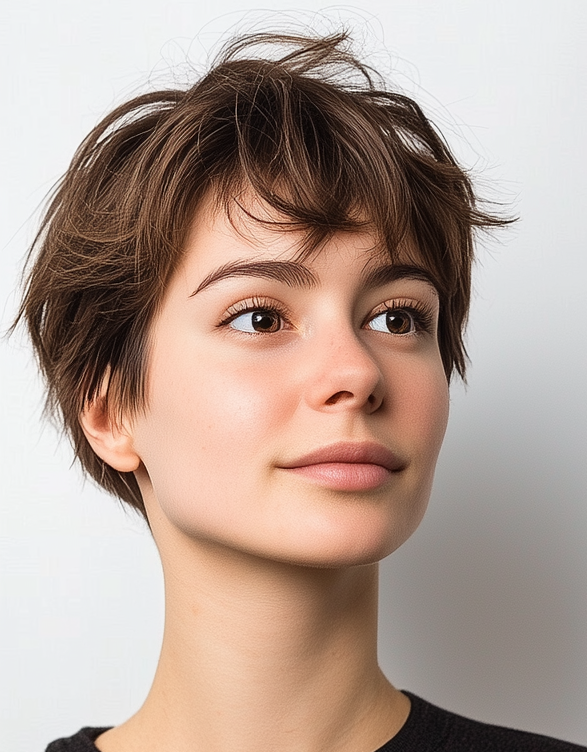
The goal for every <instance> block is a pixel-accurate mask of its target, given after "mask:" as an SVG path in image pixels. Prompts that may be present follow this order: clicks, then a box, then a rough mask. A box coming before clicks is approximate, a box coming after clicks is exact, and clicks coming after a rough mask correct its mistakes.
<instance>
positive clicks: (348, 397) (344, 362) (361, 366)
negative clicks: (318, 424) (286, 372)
mask: <svg viewBox="0 0 587 752" xmlns="http://www.w3.org/2000/svg"><path fill="white" fill-rule="evenodd" d="M311 339H312V340H313V342H312V343H311V355H310V358H311V362H312V363H313V368H312V377H311V378H310V384H309V387H308V388H309V399H310V401H311V402H312V403H313V404H314V406H317V407H320V406H324V407H329V406H334V405H344V406H345V407H349V406H354V407H364V406H366V405H368V406H370V408H371V409H377V407H378V406H379V405H380V404H381V401H382V394H383V375H382V372H381V369H380V368H379V365H378V363H377V362H376V359H375V358H374V356H373V354H372V353H371V352H370V350H369V349H368V347H367V344H366V343H365V342H363V341H362V340H361V338H360V337H359V336H358V334H357V332H356V331H355V329H354V328H353V325H352V322H350V321H341V319H340V318H338V317H337V318H336V319H335V320H332V321H330V322H329V323H328V324H325V325H324V326H323V327H322V328H321V330H320V331H319V332H318V331H317V332H316V333H315V334H314V336H313V337H311Z"/></svg>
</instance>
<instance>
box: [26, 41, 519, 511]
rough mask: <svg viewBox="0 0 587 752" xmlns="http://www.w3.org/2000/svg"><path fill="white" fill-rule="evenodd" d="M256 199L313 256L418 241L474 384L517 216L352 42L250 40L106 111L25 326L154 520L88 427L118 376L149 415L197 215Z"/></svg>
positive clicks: (42, 249) (75, 426)
mask: <svg viewBox="0 0 587 752" xmlns="http://www.w3.org/2000/svg"><path fill="white" fill-rule="evenodd" d="M259 45H261V48H260V49H261V51H262V50H267V49H268V48H269V49H271V50H276V49H277V50H279V53H278V55H277V57H275V55H273V56H272V55H266V54H260V53H257V54H255V50H257V49H259ZM279 55H281V56H279ZM243 190H252V191H253V192H254V193H256V194H257V195H258V196H259V197H260V198H261V199H263V200H264V201H265V202H267V204H268V205H269V206H270V207H272V208H273V209H274V210H275V211H276V212H277V213H278V215H279V216H281V217H283V218H284V222H283V223H277V224H278V225H279V226H280V227H281V228H284V227H286V228H288V229H299V230H303V231H304V232H305V233H306V238H307V243H305V245H306V246H307V248H309V249H316V248H317V247H318V245H319V244H320V242H321V241H323V240H324V239H326V238H328V237H329V236H330V235H331V234H332V233H334V232H337V231H341V230H345V231H352V230H355V229H359V228H361V227H364V226H365V224H366V223H367V224H368V225H369V227H370V228H373V229H374V230H375V231H376V233H377V236H378V237H379V238H381V242H382V243H383V245H384V247H385V248H386V249H387V251H388V252H389V254H390V256H391V258H392V259H393V258H395V254H396V252H397V249H398V247H399V245H400V244H401V242H402V239H404V238H405V237H406V235H409V236H410V237H411V238H413V240H415V242H416V245H417V247H418V252H419V254H420V257H421V261H422V262H423V263H424V264H425V265H426V267H427V268H428V270H429V272H430V273H431V274H432V275H433V278H434V281H435V283H436V286H437V288H438V292H439V296H440V319H439V335H438V336H439V344H440V351H441V355H442V360H443V364H444V368H445V372H446V375H447V378H450V376H451V374H452V372H453V371H454V370H456V371H457V372H458V373H459V374H460V375H461V376H463V375H464V373H465V366H466V351H465V347H464V344H463V330H464V326H465V323H466V318H467V312H468V308H469V300H470V287H471V263H472V259H473V231H474V229H475V228H479V227H491V226H497V225H500V224H504V223H505V222H507V221H508V220H504V219H501V218H499V217H497V216H495V215H493V214H490V213H487V212H485V211H482V210H481V209H480V208H479V202H478V201H477V200H476V197H475V194H474V191H473V188H472V184H471V181H470V179H469V177H468V176H467V174H466V172H465V171H464V170H463V169H462V168H461V167H459V165H458V164H457V162H456V160H455V159H454V157H453V156H452V154H451V152H450V150H449V148H448V146H447V144H446V143H445V141H444V139H443V138H442V137H441V135H440V134H439V133H438V132H437V130H436V129H435V127H434V126H433V125H432V124H431V123H430V122H429V120H428V119H427V118H426V117H425V115H424V114H423V112H422V110H421V109H420V107H419V106H418V105H417V104H416V103H415V102H414V101H413V100H412V99H410V98H408V97H406V96H405V95H403V94H401V93H397V92H394V91H391V90H389V89H388V88H387V87H386V86H385V84H383V83H382V82H381V81H380V80H379V78H378V77H377V75H376V74H375V73H374V71H373V70H372V69H371V68H369V67H368V66H365V65H364V64H363V63H361V62H360V61H359V60H358V59H357V58H356V57H355V56H354V55H353V54H352V53H351V51H350V48H349V43H348V36H347V34H346V33H340V34H338V35H332V36H328V37H316V38H313V37H298V36H284V35H266V34H256V35H249V36H246V37H241V38H239V39H236V40H234V41H232V42H231V43H230V44H229V45H228V46H226V47H225V48H224V49H223V51H222V53H221V54H220V56H219V57H218V58H217V59H216V61H215V63H214V65H213V66H212V67H211V69H210V70H209V72H208V73H207V74H206V75H204V76H203V77H201V78H200V79H199V80H198V81H197V82H196V83H195V84H194V85H193V86H192V87H191V88H189V89H188V90H179V89H167V90H163V91H157V92H153V93H148V94H144V95H142V96H138V97H136V98H134V99H132V100H131V101H129V102H127V103H126V104H123V105H122V106H120V107H118V108H117V109H116V110H114V111H113V112H112V113H111V114H110V115H108V116H107V117H105V118H104V119H103V120H102V122H101V123H99V124H98V125H97V126H96V127H95V128H94V130H93V131H92V132H91V133H90V134H89V135H88V136H87V138H86V139H85V140H84V141H83V143H82V144H81V146H80V147H79V149H78V151H77V152H76V154H75V156H74V158H73V161H72V163H71V165H70V167H69V169H68V170H67V172H66V173H65V175H64V177H63V179H62V180H61V182H60V183H59V185H58V186H57V189H56V191H55V194H54V196H53V198H52V201H51V202H50V205H49V207H48V209H47V211H46V214H45V216H44V219H43V221H42V224H41V228H40V231H39V234H38V236H37V238H36V240H35V243H34V244H33V247H32V248H31V254H30V256H29V258H30V259H32V263H31V266H30V271H29V275H28V278H27V284H26V290H25V294H24V297H23V301H22V305H21V308H20V311H19V314H18V317H17V322H18V321H19V320H20V319H22V318H24V319H25V320H26V323H27V325H28V330H29V333H30V336H31V339H32V342H33V345H34V348H35V351H36V354H37V357H38V360H39V363H40V367H41V370H42V372H43V374H44V376H45V378H46V383H47V407H48V409H49V411H50V412H51V413H52V414H54V415H55V414H56V415H58V416H59V417H60V418H61V420H62V424H63V425H64V427H65V429H66V431H67V433H68V434H69V436H70V438H71V440H72V443H73V446H74V450H75V453H76V456H77V458H78V459H79V460H80V462H81V464H82V466H83V467H84V469H85V470H86V471H87V472H88V473H89V475H90V476H91V477H92V478H94V479H95V480H96V481H97V482H98V483H99V484H100V485H101V486H103V487H104V488H105V489H106V490H107V491H109V492H111V493H113V494H115V495H117V496H118V497H120V498H121V499H123V500H124V501H126V502H128V503H129V504H131V505H132V506H134V507H135V508H137V509H138V510H139V511H141V512H142V513H143V514H145V510H144V506H143V501H142V498H141V494H140V491H139V488H138V485H137V482H136V480H135V477H134V475H133V473H122V472H118V471H116V470H114V469H113V468H111V467H110V466H108V465H107V464H105V463H104V462H103V461H102V460H101V459H100V458H99V457H97V456H96V455H95V454H94V452H93V450H92V449H91V447H90V445H89V443H88V442H87V440H86V437H85V435H84V433H83V431H82V428H81V425H80V422H79V416H80V414H81V412H82V411H83V409H84V408H85V406H86V405H87V404H88V403H90V402H92V401H93V400H95V399H96V398H97V396H98V394H99V393H100V389H101V385H102V384H103V383H104V379H105V378H106V377H107V378H108V388H107V393H106V404H107V406H108V407H109V409H116V410H127V411H130V412H132V411H136V410H139V409H141V408H142V407H144V406H145V402H146V387H145V377H146V369H147V360H148V334H149V328H150V324H151V321H152V319H153V316H154V314H155V312H156V310H157V307H158V304H159V303H160V301H161V299H162V295H163V292H164V290H165V287H166V283H167V281H168V280H169V277H170V275H171V274H172V273H173V271H174V269H175V268H176V267H177V265H178V263H179V261H180V259H181V257H182V252H183V245H184V238H185V234H186V231H187V229H188V227H189V225H190V222H191V221H192V218H193V214H194V210H195V208H196V206H197V205H198V204H199V202H200V201H201V200H202V198H203V197H204V196H205V195H209V194H210V193H211V192H212V193H213V194H214V195H215V196H216V197H217V199H218V201H219V202H220V205H221V206H222V207H223V208H224V209H225V211H227V212H228V213H229V214H230V211H231V207H232V206H234V204H235V200H236V201H238V196H239V194H240V193H242V192H243Z"/></svg>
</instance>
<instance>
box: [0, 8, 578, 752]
mask: <svg viewBox="0 0 587 752" xmlns="http://www.w3.org/2000/svg"><path fill="white" fill-rule="evenodd" d="M263 7H265V8H269V9H271V10H273V11H277V10H291V5H290V3H288V2H284V3H282V2H278V1H277V0H273V1H272V2H269V1H268V0H265V3H264V6H263ZM327 7H328V6H327V4H326V3H322V2H320V0H307V1H305V2H299V3H298V4H297V8H296V11H292V12H291V17H292V18H299V17H300V13H299V11H301V10H302V9H306V12H305V15H303V19H304V20H305V21H306V22H307V23H309V24H310V25H314V26H316V28H323V26H321V22H320V21H319V20H318V19H315V18H314V17H313V15H312V13H311V11H315V10H317V9H318V8H327ZM249 8H250V5H249V4H248V3H245V2H240V1H238V0H214V1H213V2H211V1H210V2H208V1H207V0H206V1H203V0H200V2H194V1H192V2H180V0H167V2H163V0H158V1H156V0H141V2H139V1H138V0H116V2H114V1H113V0H102V2H100V3H97V2H95V3H91V2H87V1H82V2H80V0H71V1H66V0H52V1H50V2H48V1H47V0H45V1H42V0H37V1H35V0H19V2H18V3H16V2H13V3H11V4H10V7H8V8H6V7H5V8H4V10H3V11H2V24H3V28H2V38H1V39H0V55H1V56H2V58H1V67H0V71H1V75H2V92H3V97H2V98H3V104H2V112H3V114H2V118H1V128H2V138H1V142H0V143H1V145H2V146H1V148H2V165H1V175H2V181H1V190H2V195H1V200H0V211H1V216H2V221H1V223H0V233H1V238H0V247H1V254H0V264H1V270H0V293H1V303H0V312H2V325H3V327H6V326H7V325H8V323H9V322H10V319H11V316H12V315H13V313H14V310H15V306H16V300H17V294H16V290H17V284H18V270H19V267H20V264H21V260H22V257H23V255H24V253H25V250H26V247H27V243H29V242H30V240H31V238H32V236H33V233H34V229H35V221H36V218H38V214H36V210H37V207H38V206H39V205H40V203H41V202H42V200H43V197H44V195H45V194H46V192H47V191H48V190H49V188H50V187H51V185H52V184H53V182H54V181H55V180H56V179H57V178H58V176H59V175H60V174H61V173H62V172H63V170H64V169H65V167H66V166H67V163H68V161H69V159H70V157H71V155H72V153H73V150H74V148H75V147H76V145H77V144H78V143H79V141H80V140H81V138H82V137H83V136H84V135H85V134H86V133H87V131H88V130H89V129H90V128H91V127H92V126H93V125H94V124H95V123H96V122H97V120H98V119H99V118H100V117H101V116H102V115H103V114H105V113H106V112H107V111H108V110H109V109H111V108H112V106H113V105H114V104H116V103H118V102H120V101H121V100H123V99H125V98H126V97H128V96H130V95H132V94H134V93H136V92H138V91H139V90H141V89H142V88H143V86H144V85H145V84H146V82H147V81H150V82H151V84H150V85H151V86H154V85H156V84H157V83H158V82H160V81H163V82H167V83H168V82H169V81H170V80H173V79H174V77H175V78H176V79H178V80H180V81H183V80H184V77H185V75H184V74H185V68H186V66H185V64H184V65H183V66H182V65H181V63H182V62H183V63H185V60H186V55H187V54H188V52H189V55H190V56H191V59H192V61H193V62H194V63H196V64H198V65H199V64H201V63H202V62H203V61H204V59H205V55H204V50H205V49H209V48H210V47H211V46H212V45H213V44H214V43H215V42H216V41H217V40H218V38H219V33H220V32H222V31H225V30H227V29H229V28H230V27H231V26H233V25H234V24H235V23H237V22H240V21H242V19H243V16H244V19H245V24H248V25H249V26H250V25H251V24H252V25H254V22H255V19H257V18H258V17H261V18H262V17H263V16H264V14H253V15H252V16H251V15H250V14H249V15H248V16H246V15H244V11H245V10H247V9H249ZM265 15H266V14H265ZM328 16H329V17H330V18H331V19H334V20H335V21H336V19H337V18H338V17H342V18H343V19H347V20H350V24H351V26H353V27H354V28H355V29H356V33H357V35H358V36H359V38H367V39H368V41H367V48H374V49H380V48H387V50H389V51H390V52H391V56H388V57H387V58H386V57H385V55H380V56H379V57H378V58H377V60H378V61H379V62H380V64H381V65H382V66H383V67H385V66H387V67H392V68H393V69H394V70H395V73H394V76H395V80H396V82H397V83H398V84H399V85H401V86H402V87H403V88H404V89H405V90H407V91H408V93H412V94H413V95H415V96H416V97H417V98H419V99H420V101H423V103H424V104H425V105H426V107H427V109H428V112H431V113H432V114H433V115H434V116H436V118H437V120H440V123H441V125H443V126H444V127H445V130H446V131H447V135H448V137H449V139H450V140H451V143H453V145H454V148H455V149H456V151H457V153H458V154H459V155H460V156H461V158H462V159H463V160H464V161H465V162H467V163H468V164H469V165H473V166H474V168H475V170H476V171H477V172H483V180H484V181H485V182H489V183H490V189H491V191H493V194H494V195H496V196H500V197H501V198H503V199H505V200H506V201H513V202H514V203H515V209H516V211H517V212H519V214H520V215H521V221H520V223H519V224H518V225H517V227H516V228H515V229H514V230H510V231H506V232H504V233H501V234H500V237H499V240H497V241H496V240H492V241H489V242H487V243H485V245H484V247H483V248H482V249H481V250H480V263H479V265H478V267H477V270H476V275H475V291H476V292H475V299H474V303H473V312H472V318H471V326H470V334H469V340H468V341H469V350H470V354H471V357H472V361H473V365H472V368H471V371H470V380H469V387H468V390H466V391H465V390H464V389H463V388H462V387H460V386H459V385H458V384H457V385H455V387H454V388H453V397H452V403H453V404H452V411H453V412H452V419H451V425H450V428H449V432H448V435H447V439H446V443H445V447H444V449H443V452H442V455H441V459H440V465H439V469H438V473H437V483H436V486H435V491H434V494H433V498H432V503H431V508H430V511H429V514H428V517H427V518H426V520H425V522H424V523H423V525H422V527H421V528H420V530H419V531H418V532H417V533H416V534H415V536H414V537H413V538H412V540H411V541H409V542H408V543H407V544H406V545H405V546H404V547H403V548H402V549H401V550H400V551H399V552H398V553H397V554H395V555H393V556H392V557H390V559H388V560H387V561H386V562H385V564H384V565H383V577H382V586H381V590H382V616H381V660H382V663H383V666H384V668H385V669H386V671H387V672H388V675H389V677H390V678H391V680H392V681H393V682H394V683H396V684H397V685H398V686H400V687H403V688H406V689H411V690H412V691H414V692H416V693H419V694H421V695H423V696H424V697H426V698H427V699H429V700H431V701H433V702H436V703H437V704H440V705H443V706H445V707H448V708H450V709H452V710H455V711H457V712H459V713H462V714H465V715H470V716H474V717H477V718H480V719H483V720H486V721H489V722H493V723H501V724H504V725H511V726H517V727H522V728H526V729H529V730H533V731H538V732H542V733H545V734H550V735H554V736H560V737H563V738H567V739H569V740H573V741H577V742H580V743H583V744H587V503H586V502H587V499H586V496H587V492H586V488H587V483H586V481H587V478H586V471H585V468H586V464H587V463H586V451H587V429H586V426H587V396H586V388H585V384H587V379H586V375H587V337H586V333H585V332H586V322H587V294H586V283H585V280H586V278H587V243H586V242H585V235H586V233H585V214H586V211H587V191H586V188H585V185H586V178H585V168H586V165H587V162H586V157H587V154H586V147H585V142H586V133H587V118H586V117H585V116H586V104H585V102H586V96H585V94H586V91H585V84H586V83H587V81H586V53H585V48H586V44H587V34H586V31H587V2H585V0H556V2H555V1H554V0H491V2H489V1H488V0H469V1H465V0H462V1H460V2H459V1H458V0H447V1H444V0H366V1H365V2H364V3H363V5H362V6H361V7H360V8H357V7H355V8H349V7H347V8H345V9H343V10H341V9H339V10H333V9H331V10H330V11H328ZM278 20H279V19H278ZM280 22H283V19H280ZM197 35H199V36H198V41H193V40H194V38H195V37H196V36H197ZM178 66H179V67H178ZM171 68H173V69H174V70H175V73H172V72H170V69H171ZM0 373H1V379H2V382H1V389H0V398H1V406H0V410H1V433H0V440H1V445H0V446H1V453H0V461H1V465H0V472H1V483H0V487H1V491H0V493H1V495H2V499H1V502H2V503H1V506H0V562H1V580H0V585H1V593H0V596H1V597H0V609H1V610H0V692H1V694H0V748H1V749H2V750H7V752H8V750H10V752H25V750H27V751H29V750H43V749H44V745H45V744H46V743H47V742H48V741H50V740H51V739H53V738H55V737H58V736H61V735H65V734H71V733H73V732H75V731H76V730H77V729H78V728H79V727H80V726H82V725H100V724H109V725H111V724H116V723H119V722H121V721H123V720H124V719H125V718H126V717H128V716H129V715H130V714H131V713H132V712H133V711H134V710H136V709H137V708H138V706H139V705H140V703H141V701H142V699H143V697H144V696H145V693H146V691H147V688H148V685H149V682H150V679H151V676H152V673H153V670H154V667H155V662H156V659H157V652H158V647H159V640H160V637H161V628H162V591H161V575H160V571H159V564H158V561H157V558H156V554H155V549H154V545H153V544H152V542H151V540H150V538H149V536H148V535H147V534H146V533H145V532H144V528H143V526H142V525H141V524H140V523H139V522H137V521H134V520H133V518H132V516H129V515H127V514H125V513H124V512H122V511H121V510H120V508H119V506H118V504H117V502H115V501H114V500H112V499H110V498H108V497H107V496H105V495H104V494H102V493H101V492H99V491H98V490H96V489H94V488H93V487H92V486H91V485H90V484H86V485H84V484H83V482H82V480H81V475H80V473H79V471H78V470H72V469H70V463H71V454H70V451H69V449H68V447H67V445H66V444H65V443H64V442H61V443H60V442H59V441H58V437H57V434H56V432H55V431H54V429H52V428H50V427H45V428H42V427H41V426H42V423H41V419H40V412H41V402H42V397H41V390H40V386H39V383H38V379H37V377H36V374H35V368H34V365H33V363H32V360H31V356H30V354H29V351H28V348H27V347H26V345H25V344H24V342H23V338H22V337H15V338H13V339H12V340H11V341H10V343H6V342H2V343H0Z"/></svg>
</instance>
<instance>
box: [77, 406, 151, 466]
mask: <svg viewBox="0 0 587 752" xmlns="http://www.w3.org/2000/svg"><path fill="white" fill-rule="evenodd" d="M79 422H80V425H81V427H82V430H83V432H84V434H85V436H86V439H87V440H88V442H89V444H90V446H91V447H92V449H93V450H94V452H95V453H96V454H97V455H98V457H100V459H102V460H104V462H106V464H108V465H110V467H113V468H114V469H115V470H118V471H119V472H122V473H132V472H134V471H135V470H137V469H138V467H139V465H140V463H141V460H140V457H139V456H138V454H137V453H136V451H135V449H134V441H133V437H132V434H131V432H130V431H129V430H128V428H127V427H126V426H125V425H123V423H122V422H119V421H118V420H116V419H114V418H113V416H112V415H111V412H110V411H109V410H108V408H107V405H106V400H105V399H104V398H103V397H99V398H97V399H96V400H94V401H93V402H91V403H89V404H88V405H86V407H85V409H84V410H83V412H82V413H81V415H80V416H79Z"/></svg>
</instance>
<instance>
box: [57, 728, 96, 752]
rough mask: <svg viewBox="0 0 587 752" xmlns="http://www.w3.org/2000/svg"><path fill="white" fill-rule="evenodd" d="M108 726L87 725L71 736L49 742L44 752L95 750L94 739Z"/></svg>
mask: <svg viewBox="0 0 587 752" xmlns="http://www.w3.org/2000/svg"><path fill="white" fill-rule="evenodd" d="M108 728H109V727H104V728H90V727H89V726H87V727H85V728H83V729H81V730H80V731H78V732H77V734H74V735H73V736H68V737H67V738H66V739H56V740H55V741H54V742H51V744H50V745H49V746H48V747H47V749H46V751H45V752H97V748H96V745H95V744H94V741H95V740H96V739H97V738H98V737H99V736H100V734H103V733H104V731H108Z"/></svg>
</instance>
